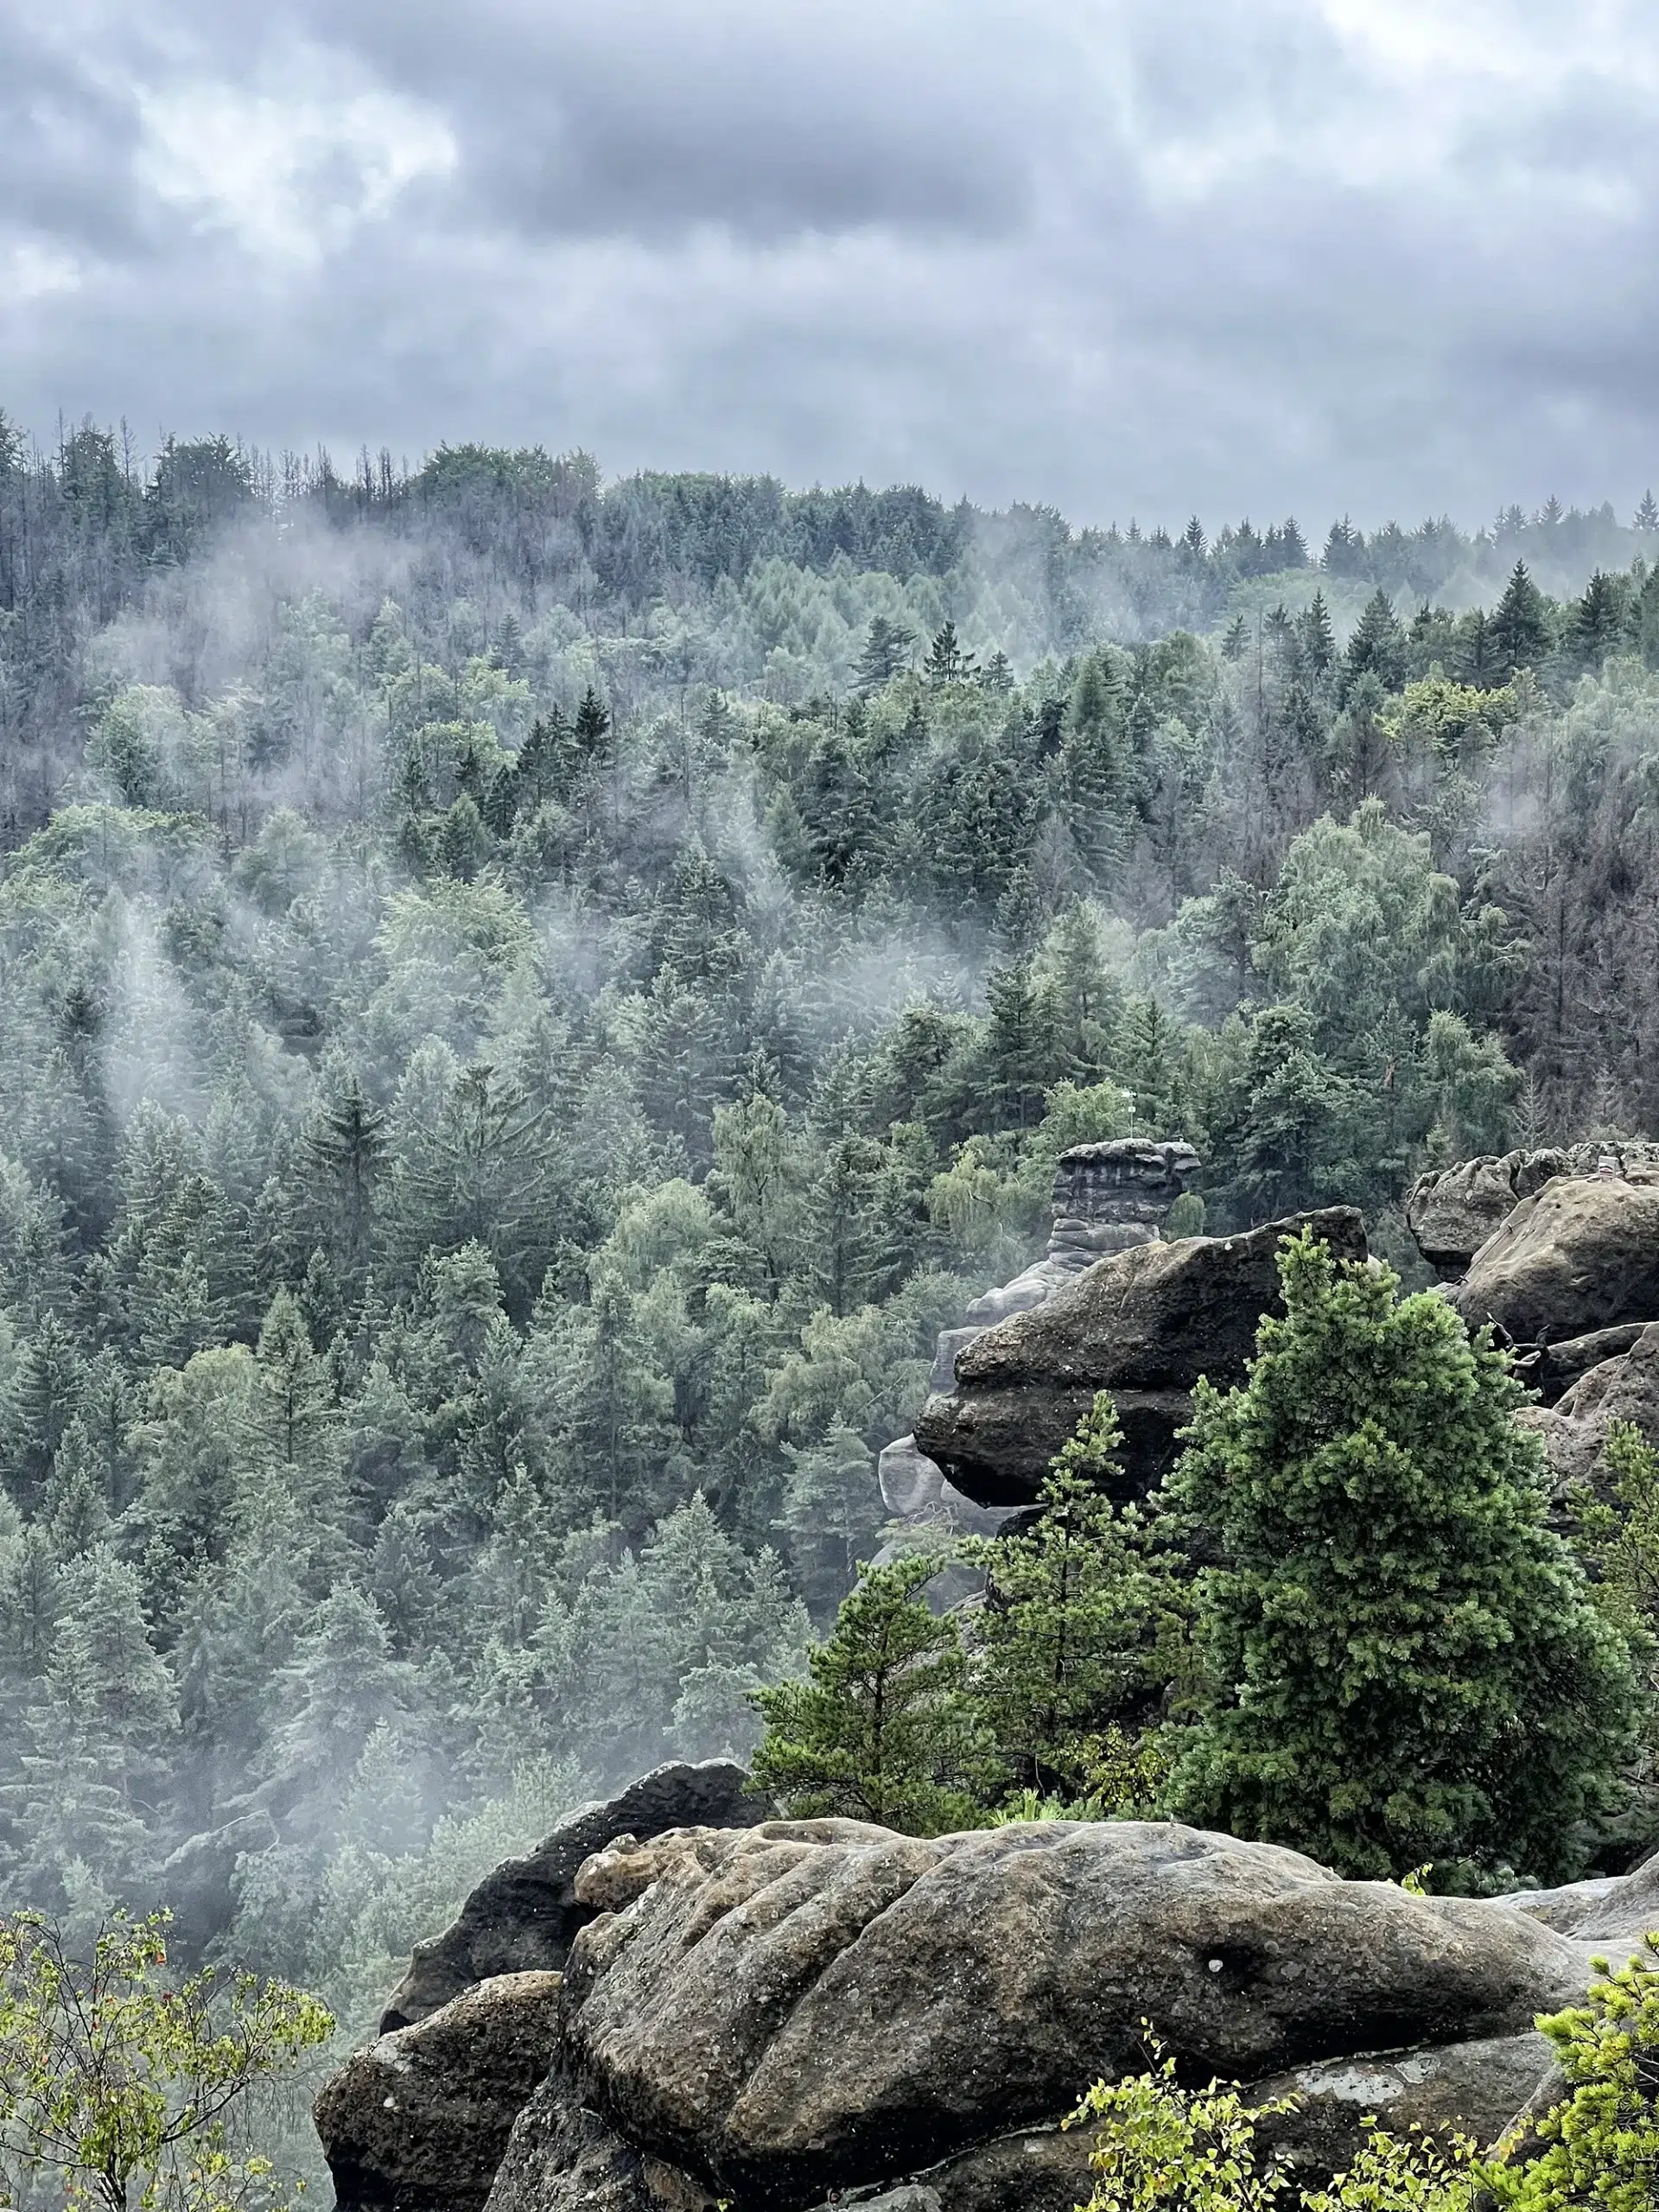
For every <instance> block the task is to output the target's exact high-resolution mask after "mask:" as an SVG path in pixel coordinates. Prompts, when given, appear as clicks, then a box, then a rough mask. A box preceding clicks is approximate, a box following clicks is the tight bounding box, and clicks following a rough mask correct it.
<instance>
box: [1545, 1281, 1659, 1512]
mask: <svg viewBox="0 0 1659 2212" xmlns="http://www.w3.org/2000/svg"><path fill="white" fill-rule="evenodd" d="M1516 1420H1517V1421H1521V1422H1522V1424H1523V1425H1524V1426H1525V1427H1529V1428H1533V1429H1536V1430H1537V1432H1538V1433H1539V1434H1540V1435H1541V1437H1542V1438H1543V1440H1544V1450H1545V1451H1546V1452H1547V1453H1548V1456H1549V1465H1550V1471H1551V1473H1552V1474H1553V1475H1554V1478H1555V1480H1556V1482H1557V1484H1560V1485H1562V1486H1565V1485H1566V1484H1569V1483H1579V1482H1586V1483H1587V1482H1591V1481H1592V1480H1593V1478H1594V1477H1595V1475H1596V1471H1597V1469H1598V1466H1599V1463H1600V1460H1601V1455H1602V1452H1603V1450H1604V1449H1605V1446H1606V1442H1607V1432H1608V1430H1609V1429H1610V1428H1611V1427H1612V1426H1613V1424H1614V1422H1615V1421H1634V1422H1635V1424H1636V1426H1637V1427H1638V1428H1639V1429H1640V1430H1641V1431H1642V1432H1643V1435H1645V1436H1647V1437H1648V1438H1649V1440H1652V1441H1653V1442H1656V1443H1659V1322H1655V1323H1650V1324H1649V1325H1648V1327H1646V1328H1645V1329H1643V1331H1641V1332H1640V1333H1639V1334H1638V1336H1637V1339H1636V1342H1635V1343H1634V1344H1632V1345H1631V1346H1630V1350H1629V1351H1626V1352H1621V1353H1620V1354H1619V1355H1618V1357H1616V1358H1613V1359H1605V1360H1603V1361H1602V1362H1601V1363H1600V1364H1599V1365H1598V1366H1595V1367H1592V1369H1591V1370H1590V1371H1589V1373H1588V1374H1587V1375H1584V1376H1580V1379H1579V1381H1578V1382H1577V1383H1574V1384H1573V1388H1572V1389H1570V1390H1569V1391H1568V1392H1567V1395H1566V1396H1565V1397H1563V1398H1562V1399H1560V1402H1558V1403H1557V1404H1556V1405H1554V1406H1553V1407H1542V1406H1528V1407H1526V1408H1523V1409H1522V1411H1521V1412H1520V1413H1519V1414H1516Z"/></svg>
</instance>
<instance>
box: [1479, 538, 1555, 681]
mask: <svg viewBox="0 0 1659 2212" xmlns="http://www.w3.org/2000/svg"><path fill="white" fill-rule="evenodd" d="M1491 638H1492V642H1493V643H1494V645H1496V646H1497V651H1498V655H1499V658H1500V660H1501V662H1502V664H1503V671H1504V672H1505V674H1506V675H1507V674H1509V673H1511V672H1512V671H1514V670H1516V669H1518V668H1534V667H1535V666H1536V665H1537V664H1538V663H1539V662H1540V661H1541V660H1542V658H1544V655H1545V654H1546V653H1547V652H1548V650H1549V609H1548V606H1547V605H1546V603H1545V600H1544V595H1543V594H1542V592H1541V591H1540V590H1539V588H1538V587H1537V585H1536V584H1535V583H1534V582H1533V581H1532V578H1531V577H1530V576H1529V575H1528V574H1527V564H1526V563H1525V562H1524V561H1517V562H1516V564H1515V568H1514V570H1513V572H1512V574H1511V575H1510V581H1509V582H1508V583H1507V584H1505V586H1504V587H1503V598H1502V599H1500V600H1499V601H1498V602H1497V607H1495V608H1494V609H1493V612H1492V620H1491Z"/></svg>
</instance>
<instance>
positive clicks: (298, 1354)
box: [258, 1290, 327, 1469]
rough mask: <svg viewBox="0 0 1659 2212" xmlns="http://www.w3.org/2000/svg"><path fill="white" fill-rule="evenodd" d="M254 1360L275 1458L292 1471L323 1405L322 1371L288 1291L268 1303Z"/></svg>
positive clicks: (324, 1379) (324, 1381) (324, 1377)
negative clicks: (274, 1444) (264, 1401)
mask: <svg viewBox="0 0 1659 2212" xmlns="http://www.w3.org/2000/svg"><path fill="white" fill-rule="evenodd" d="M258 1360H259V1379H260V1382H261V1383H263V1385H264V1391H265V1397H266V1402H267V1406H268V1408H269V1412H268V1418H269V1420H270V1426H271V1429H272V1432H273V1433H274V1435H275V1439H276V1445H277V1457H278V1459H280V1460H281V1461H282V1463H283V1465H284V1466H285V1467H288V1468H290V1469H291V1468H293V1467H294V1466H295V1465H296V1464H297V1463H298V1462H299V1461H300V1460H301V1459H302V1458H303V1457H304V1456H305V1452H306V1447H307V1446H308V1443H309V1442H310V1440H311V1439H312V1437H313V1435H314V1434H315V1432H316V1430H317V1429H318V1427H320V1425H321V1418H322V1414H323V1409H324V1407H325V1406H326V1404H327V1373H326V1370H325V1368H324V1366H323V1363H322V1361H321V1359H319V1358H318V1357H317V1353H316V1350H315V1346H314V1345H313V1344H312V1342H311V1332H310V1331H309V1329H308V1328H307V1326H306V1322H305V1314H304V1313H303V1311H302V1308H301V1306H300V1301H299V1300H298V1299H297V1298H296V1297H295V1295H294V1294H293V1292H292V1291H291V1290H279V1291H278V1292H277V1295H276V1297H275V1298H273V1299H272V1300H271V1301H270V1312H269V1313H267V1314H266V1316H265V1319H264V1325H263V1326H262V1327H261V1329H260V1332H259V1351H258Z"/></svg>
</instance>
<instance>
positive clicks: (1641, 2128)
mask: <svg viewBox="0 0 1659 2212" xmlns="http://www.w3.org/2000/svg"><path fill="white" fill-rule="evenodd" d="M1643 1942H1644V1946H1645V1949H1644V1951H1643V1952H1640V1953H1638V1954H1637V1955H1636V1956H1635V1957H1634V1958H1632V1959H1630V1961H1628V1962H1627V1963H1626V1964H1625V1965H1624V1966H1623V1967H1620V1968H1619V1969H1618V1971H1617V1972H1614V1971H1613V1970H1612V1969H1611V1967H1610V1966H1609V1964H1608V1961H1606V1960H1605V1959H1597V1960H1595V1961H1593V1962H1592V1963H1593V1966H1594V1969H1595V1972H1596V1973H1597V1974H1598V1975H1599V1977H1600V1979H1599V1980H1597V1981H1594V1982H1592V1984H1591V1986H1590V1992H1589V1994H1588V1996H1587V1998H1586V2000H1585V2002H1584V2003H1583V2004H1582V2005H1570V2006H1569V2007H1568V2008H1567V2011H1565V2012H1557V2013H1555V2014H1554V2015H1552V2016H1551V2017H1549V2018H1545V2019H1541V2020H1540V2021H1539V2023H1538V2024H1539V2026H1540V2028H1541V2029H1542V2031H1543V2032H1544V2034H1545V2035H1546V2036H1548V2038H1549V2041H1550V2043H1551V2044H1552V2045H1553V2046H1554V2052H1555V2062H1556V2063H1557V2065H1558V2066H1559V2067H1560V2069H1561V2072H1562V2073H1563V2074H1564V2075H1566V2077H1567V2095H1566V2096H1565V2097H1563V2098H1562V2099H1561V2100H1560V2102H1559V2103H1558V2104H1556V2105H1555V2106H1554V2107H1552V2109H1551V2110H1550V2111H1549V2112H1548V2113H1546V2114H1545V2115H1544V2116H1543V2118H1542V2119H1541V2120H1540V2121H1539V2122H1538V2126H1537V2130H1536V2133H1537V2135H1538V2137H1539V2139H1540V2140H1541V2144H1542V2146H1543V2147H1542V2148H1541V2150H1540V2151H1539V2152H1537V2153H1536V2155H1535V2156H1534V2157H1532V2158H1528V2159H1526V2160H1524V2161H1523V2162H1522V2163H1521V2164H1519V2165H1516V2166H1513V2167H1511V2166H1510V2165H1508V2164H1504V2163H1503V2162H1501V2161H1500V2162H1499V2163H1497V2164H1495V2165H1493V2166H1492V2167H1491V2168H1490V2169H1489V2171H1488V2172H1487V2175H1486V2176H1485V2178H1486V2180H1487V2183H1488V2185H1489V2186H1490V2188H1491V2193H1492V2196H1493V2198H1494V2200H1495V2201H1496V2202H1497V2204H1498V2205H1499V2206H1500V2207H1510V2208H1512V2212H1569V2208H1573V2207H1580V2206H1582V2207H1586V2208H1594V2212H1649V2207H1650V2206H1651V2205H1652V2204H1653V2202H1654V2201H1655V2196H1656V2192H1659V1965H1656V1963H1655V1961H1656V1960H1659V1936H1646V1937H1644V1938H1643Z"/></svg>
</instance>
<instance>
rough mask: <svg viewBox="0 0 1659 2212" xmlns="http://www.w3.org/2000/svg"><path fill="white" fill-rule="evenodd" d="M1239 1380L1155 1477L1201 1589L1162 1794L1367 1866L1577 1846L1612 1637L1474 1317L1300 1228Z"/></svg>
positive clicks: (1618, 1654)
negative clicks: (1553, 1518) (1192, 1696)
mask: <svg viewBox="0 0 1659 2212" xmlns="http://www.w3.org/2000/svg"><path fill="white" fill-rule="evenodd" d="M1280 1278H1281V1286H1282V1292H1283V1298H1284V1305H1285V1313H1284V1316H1283V1318H1282V1319H1265V1320H1263V1322H1262V1326H1261V1330H1260V1332H1259V1334H1258V1337H1257V1357H1256V1358H1255V1361H1254V1362H1253V1363H1252V1365H1251V1369H1250V1373H1249V1381H1248V1383H1246V1384H1245V1385H1244V1386H1243V1388H1242V1389H1235V1390H1232V1391H1230V1392H1229V1393H1227V1394H1226V1395H1223V1394H1222V1393H1221V1392H1219V1391H1217V1389H1214V1388H1212V1387H1211V1385H1209V1384H1208V1383H1200V1384H1199V1386H1198V1393H1197V1402H1196V1411H1195V1414H1194V1419H1193V1423H1192V1428H1191V1429H1190V1430H1189V1432H1188V1434H1189V1436H1190V1439H1191V1442H1190V1444H1189V1446H1188V1448H1187V1450H1186V1452H1185V1454H1184V1456H1183V1458H1182V1459H1181V1461H1180V1463H1179V1466H1178V1467H1177V1469H1176V1471H1175V1473H1174V1475H1173V1478H1172V1479H1171V1482H1170V1484H1169V1490H1170V1492H1171V1494H1172V1497H1173V1499H1174V1501H1175V1502H1176V1503H1179V1505H1181V1506H1182V1507H1184V1508H1185V1510H1187V1511H1189V1512H1190V1513H1191V1514H1192V1516H1194V1518H1195V1519H1196V1521H1197V1522H1198V1523H1199V1524H1200V1525H1201V1526H1202V1527H1204V1528H1205V1529H1207V1531H1208V1532H1209V1536H1210V1539H1211V1541H1213V1542H1214V1544H1215V1545H1216V1546H1217V1548H1218V1550H1219V1552H1220V1554H1221V1555H1222V1557H1223V1559H1224V1561H1225V1564H1224V1565H1220V1566H1214V1567H1206V1568H1205V1570H1204V1571H1203V1572H1202V1573H1200V1575H1199V1577H1198V1588H1197V1608H1198V1612H1197V1656H1198V1689H1197V1695H1196V1707H1197V1710H1196V1717H1195V1718H1194V1719H1192V1722H1191V1723H1190V1724H1189V1725H1188V1726H1186V1727H1185V1729H1184V1730H1183V1731H1181V1732H1180V1734H1179V1737H1178V1738H1177V1744H1176V1764H1175V1768H1174V1772H1173V1777H1172V1781H1171V1783H1170V1788H1169V1802H1170V1804H1171V1807H1172V1809H1173V1810H1174V1811H1176V1812H1177V1813H1179V1814H1180V1815H1182V1816H1183V1817H1185V1818H1188V1819H1192V1820H1194V1821H1199V1822H1201V1823H1203V1824H1205V1825H1206V1826H1211V1827H1224V1828H1226V1829H1228V1830H1230V1832H1231V1833H1232V1834H1236V1835H1241V1836H1246V1837H1254V1838H1259V1839H1262V1840H1267V1841H1271V1842H1276V1843H1285V1844H1290V1845H1294V1847H1296V1848H1298V1849H1300V1850H1303V1851H1306V1852H1309V1853H1312V1854H1313V1856H1314V1857H1315V1858H1317V1859H1324V1860H1325V1861H1326V1862H1328V1863H1329V1864H1331V1865H1332V1866H1335V1867H1337V1868H1338V1871H1340V1872H1344V1873H1347V1874H1351V1875H1357V1876H1363V1877H1380V1876H1387V1875H1389V1874H1396V1875H1397V1874H1400V1873H1402V1872H1406V1871H1408V1869H1410V1868H1411V1867H1413V1866H1419V1865H1421V1864H1423V1863H1424V1862H1425V1861H1439V1862H1443V1863H1445V1864H1446V1865H1447V1866H1449V1867H1455V1866H1456V1865H1457V1864H1458V1862H1467V1861H1474V1862H1477V1863H1478V1864H1482V1865H1487V1866H1491V1865H1496V1864H1499V1863H1502V1862H1503V1861H1510V1862H1512V1863H1513V1865H1514V1866H1516V1867H1519V1868H1520V1869H1522V1871H1523V1872H1530V1873H1535V1874H1537V1875H1539V1876H1540V1877H1541V1878H1554V1877H1556V1876H1559V1875H1560V1874H1562V1873H1564V1872H1569V1871H1571V1868H1572V1865H1573V1853H1574V1848H1575V1847H1574V1842H1573V1827H1574V1823H1575V1822H1577V1821H1580V1820H1581V1819H1583V1818H1584V1817H1585V1816H1586V1815H1588V1814H1592V1813H1593V1812H1594V1811H1596V1810H1597V1809H1598V1808H1599V1807H1601V1806H1603V1805H1605V1803H1607V1802H1609V1800H1610V1798H1611V1796H1612V1794H1613V1787H1614V1777H1615V1775H1616V1773H1617V1770H1618V1765H1619V1762H1620V1761H1621V1759H1622V1758H1624V1755H1625V1753H1626V1751H1628V1749H1629V1748H1630V1743H1631V1740H1632V1736H1633V1732H1634V1726H1633V1724H1634V1706H1635V1699H1634V1691H1633V1687H1632V1680H1631V1669H1630V1653H1629V1649H1628V1648H1627V1646H1626V1644H1625V1643H1624V1638H1623V1637H1621V1636H1620V1635H1619V1634H1618V1631H1617V1630H1616V1629H1614V1628H1613V1627H1612V1626H1611V1624H1609V1623H1608V1622H1607V1621H1606V1620H1605V1618H1604V1617H1603V1616H1602V1615H1601V1614H1599V1612H1598V1611H1597V1610H1596V1608H1595V1606H1594V1605H1592V1602H1591V1599H1590V1597H1589V1594H1588V1592H1587V1589H1586V1582H1585V1578H1584V1574H1583V1572H1582V1570H1581V1569H1580V1567H1579V1566H1578V1564H1577V1562H1576V1561H1575V1560H1574V1559H1573V1555H1572V1554H1571V1552H1570V1551H1569V1550H1568V1548H1567V1546H1566V1544H1565V1543H1564V1542H1563V1541H1561V1540H1560V1538H1559V1537H1558V1536H1556V1535H1554V1534H1553V1533H1552V1532H1551V1530H1550V1529H1548V1526H1547V1525H1546V1511H1547V1489H1546V1478H1545V1470H1544V1465H1543V1452H1542V1446H1541V1441H1540V1440H1539V1439H1538V1438H1537V1436H1536V1435H1535V1434H1534V1433H1531V1432H1529V1431H1528V1430H1525V1429H1522V1427H1519V1426H1518V1425H1517V1424H1516V1421H1515V1420H1514V1418H1513V1416H1514V1414H1515V1413H1516V1409H1517V1408H1518V1407H1519V1406H1520V1405H1521V1403H1522V1397H1523V1393H1522V1389H1521V1387H1520V1385H1519V1384H1518V1383H1516V1381H1515V1380H1514V1378H1513V1376H1511V1375H1510V1370H1509V1367H1508V1363H1507V1362H1506V1360H1505V1358H1504V1357H1503V1355H1502V1354H1501V1353H1500V1352H1498V1351H1496V1350H1495V1349H1494V1348H1493V1346H1492V1345H1491V1342H1490V1340H1489V1339H1488V1338H1484V1337H1478V1338H1475V1339H1474V1340H1473V1341H1472V1342H1471V1340H1470V1339H1469V1338H1468V1337H1467V1336H1466V1334H1465V1330H1464V1326H1463V1324H1462V1322H1461V1321H1460V1320H1459V1318H1458V1316H1457V1314H1456V1313H1454V1312H1453V1311H1452V1308H1451V1307H1450V1306H1448V1305H1446V1302H1445V1300H1442V1299H1440V1298H1438V1297H1436V1296H1435V1295H1434V1294H1433V1293H1423V1294H1420V1295H1418V1296H1415V1297H1411V1298H1405V1299H1402V1298H1401V1297H1400V1296H1399V1283H1398V1280H1397V1278H1396V1277H1395V1275H1394V1274H1392V1273H1391V1272H1390V1270H1389V1269H1388V1268H1385V1267H1380V1266H1377V1265H1376V1264H1374V1263H1373V1264H1366V1263H1352V1262H1337V1261H1336V1260H1335V1259H1333V1258H1332V1255H1331V1252H1330V1250H1329V1249H1328V1248H1327V1247H1325V1246H1324V1245H1322V1244H1320V1243H1318V1242H1316V1241H1315V1240H1314V1239H1313V1237H1312V1236H1311V1235H1308V1234H1306V1233H1305V1234H1304V1235H1303V1236H1301V1237H1300V1238H1299V1239H1297V1240H1295V1241H1294V1242H1291V1241H1288V1240H1287V1243H1286V1245H1285V1248H1284V1250H1283V1253H1282V1255H1281V1261H1280Z"/></svg>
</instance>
